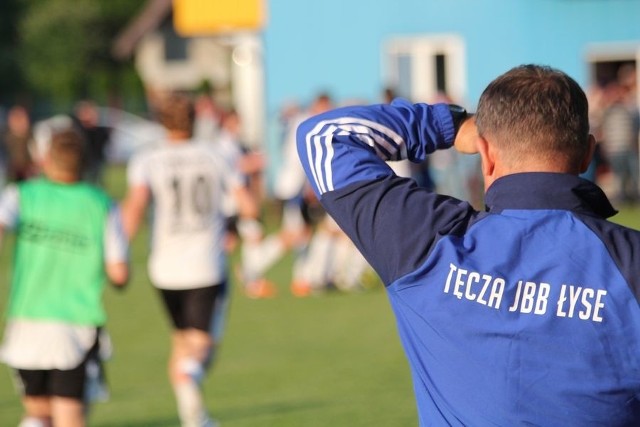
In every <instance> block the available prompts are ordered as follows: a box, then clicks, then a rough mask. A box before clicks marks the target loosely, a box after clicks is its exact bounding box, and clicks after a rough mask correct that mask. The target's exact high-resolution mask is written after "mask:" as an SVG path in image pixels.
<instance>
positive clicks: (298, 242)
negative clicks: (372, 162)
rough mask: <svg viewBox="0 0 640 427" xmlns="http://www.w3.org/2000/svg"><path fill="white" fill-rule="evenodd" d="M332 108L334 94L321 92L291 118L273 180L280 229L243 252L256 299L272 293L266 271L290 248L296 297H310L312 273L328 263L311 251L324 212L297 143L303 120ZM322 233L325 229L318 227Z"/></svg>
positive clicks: (246, 275)
mask: <svg viewBox="0 0 640 427" xmlns="http://www.w3.org/2000/svg"><path fill="white" fill-rule="evenodd" d="M332 107H333V102H332V100H331V97H330V96H329V95H328V94H326V93H320V94H319V95H318V96H317V97H316V98H315V99H314V100H313V102H312V103H311V105H310V106H309V108H307V110H306V111H304V112H302V113H300V114H298V115H297V116H296V117H294V118H292V119H291V120H290V121H289V123H288V124H289V127H288V129H287V131H286V132H285V139H284V141H283V145H282V156H281V164H280V167H279V169H278V173H277V176H276V179H275V182H274V188H273V195H274V197H275V198H276V199H278V200H279V201H280V202H281V203H282V218H281V222H280V230H279V231H278V232H277V233H276V234H274V235H270V236H268V237H265V238H264V239H263V240H262V242H261V247H259V248H257V247H249V246H247V247H245V249H246V250H245V253H244V254H243V255H244V256H243V275H244V279H245V292H246V293H247V295H248V296H250V297H253V298H261V297H264V296H271V295H272V294H273V288H272V285H271V284H270V283H269V282H268V281H267V280H265V278H264V274H265V273H266V271H267V270H268V269H269V268H270V267H271V266H273V265H274V264H275V263H276V262H277V261H278V260H279V259H280V258H281V257H282V256H283V255H284V254H285V253H286V252H287V251H288V250H289V249H291V248H293V249H294V250H295V254H296V259H295V262H294V265H293V271H292V279H291V285H290V288H291V292H292V293H293V294H294V295H295V296H301V297H302V296H307V295H309V294H310V293H311V292H312V285H311V282H312V281H313V280H312V276H318V275H319V274H321V272H319V271H317V270H318V269H322V268H323V266H324V265H325V264H326V262H325V260H322V259H318V258H317V256H320V255H322V256H324V255H325V254H324V253H323V252H321V251H313V252H310V251H309V242H310V241H311V238H312V235H313V234H314V229H315V225H316V224H318V223H319V222H320V221H321V220H322V218H323V217H324V216H325V215H324V210H323V209H322V207H321V206H320V203H319V202H318V201H317V199H316V197H315V195H314V194H313V192H312V191H311V189H310V187H309V186H308V184H307V179H306V177H305V175H304V171H303V170H302V165H301V164H300V159H299V158H298V154H297V151H296V146H295V132H296V129H297V127H298V125H299V124H300V123H302V122H303V121H304V120H306V119H307V118H308V117H311V116H313V115H316V114H320V113H322V112H325V111H327V110H329V109H331V108H332ZM318 230H319V232H320V233H323V232H324V230H321V229H320V228H319V229H318Z"/></svg>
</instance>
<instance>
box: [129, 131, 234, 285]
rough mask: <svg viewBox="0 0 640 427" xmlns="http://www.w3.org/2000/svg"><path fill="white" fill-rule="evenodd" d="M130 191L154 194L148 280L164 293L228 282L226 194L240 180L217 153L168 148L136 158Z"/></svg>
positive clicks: (197, 146)
mask: <svg viewBox="0 0 640 427" xmlns="http://www.w3.org/2000/svg"><path fill="white" fill-rule="evenodd" d="M128 181H129V186H130V187H136V186H145V187H147V188H148V189H149V190H150V192H151V197H152V204H153V212H152V239H151V253H150V255H149V264H148V268H149V277H150V278H151V281H152V283H153V284H154V285H155V286H156V287H158V288H161V289H193V288H199V287H203V286H209V285H212V284H215V283H219V282H221V281H222V280H224V279H226V275H227V272H226V262H227V261H226V254H225V251H224V247H223V239H224V232H225V230H224V214H223V206H222V200H223V196H224V194H225V192H226V191H227V190H228V189H230V188H231V187H233V186H237V185H240V183H241V181H240V177H239V176H238V175H237V173H236V172H235V171H233V170H231V169H230V168H229V167H228V164H227V163H226V162H225V161H224V159H222V158H221V157H220V156H218V155H217V154H216V153H215V152H214V150H213V148H211V147H207V146H206V145H203V144H194V143H191V142H189V143H166V144H163V145H161V146H160V147H157V148H154V149H152V150H148V151H143V152H141V153H139V154H137V155H135V156H134V157H133V159H132V160H131V162H130V164H129V168H128Z"/></svg>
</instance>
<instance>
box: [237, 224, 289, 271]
mask: <svg viewBox="0 0 640 427" xmlns="http://www.w3.org/2000/svg"><path fill="white" fill-rule="evenodd" d="M284 252H285V246H284V244H283V243H282V240H281V239H280V237H279V236H277V235H272V236H268V237H266V238H265V239H264V240H262V241H260V242H251V241H245V242H243V245H242V270H243V274H244V277H243V279H244V281H245V283H250V282H252V281H254V280H257V279H259V278H261V277H262V276H264V274H265V273H266V272H267V270H268V269H269V268H270V267H271V266H272V265H273V264H275V263H276V262H277V261H278V260H279V259H280V258H281V257H282V255H283V254H284Z"/></svg>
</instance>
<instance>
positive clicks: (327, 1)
mask: <svg viewBox="0 0 640 427" xmlns="http://www.w3.org/2000/svg"><path fill="white" fill-rule="evenodd" d="M268 10H269V11H268V22H267V28H266V30H265V33H264V40H265V49H266V51H265V66H266V86H267V88H266V90H267V107H268V111H269V113H270V114H271V113H274V112H275V111H276V110H277V108H278V107H279V106H280V105H281V104H282V102H284V101H286V100H289V99H297V100H299V101H301V102H305V103H306V102H308V101H309V100H310V99H311V98H312V97H313V96H314V95H315V94H316V93H317V92H319V91H320V90H328V91H329V92H330V93H331V94H332V95H333V96H334V97H335V98H336V99H337V100H338V101H340V100H345V99H351V98H364V99H367V100H369V101H371V102H377V101H379V100H380V93H381V89H382V85H383V81H382V80H381V79H382V71H381V47H382V43H383V42H384V40H385V39H387V38H389V37H393V36H404V35H418V34H426V33H457V34H460V35H461V36H462V37H463V38H464V40H465V43H466V55H467V57H466V61H467V71H466V74H467V78H468V83H467V87H468V96H467V98H468V101H469V104H475V103H476V102H477V99H478V97H479V96H480V93H481V92H482V90H483V89H484V87H485V86H486V85H487V83H489V82H490V81H491V80H492V79H493V78H495V77H496V76H497V75H498V74H500V73H502V72H504V71H506V70H508V69H509V68H511V67H513V66H515V65H518V64H522V63H544V64H549V65H551V66H554V67H557V68H560V69H562V70H564V71H566V72H567V73H569V74H570V75H572V76H573V77H574V78H575V79H576V80H577V81H578V82H579V83H581V84H582V85H586V84H587V83H588V78H589V70H588V68H587V65H586V60H585V53H586V51H585V49H586V48H587V46H588V45H589V44H591V43H600V42H614V41H615V42H617V41H629V42H637V43H639V44H640V0H386V1H384V2H383V0H379V1H375V0H321V1H310V0H268Z"/></svg>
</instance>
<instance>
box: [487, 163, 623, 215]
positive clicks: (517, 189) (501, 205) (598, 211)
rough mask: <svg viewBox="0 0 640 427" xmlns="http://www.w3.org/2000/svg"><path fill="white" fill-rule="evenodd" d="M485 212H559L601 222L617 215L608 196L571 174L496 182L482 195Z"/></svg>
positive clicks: (532, 174) (533, 174)
mask: <svg viewBox="0 0 640 427" xmlns="http://www.w3.org/2000/svg"><path fill="white" fill-rule="evenodd" d="M485 204H486V210H487V211H488V212H493V213H499V212H502V211H503V210H506V209H560V210H569V211H573V212H576V213H581V214H586V215H590V216H598V217H601V218H609V217H611V216H613V215H615V214H616V213H618V211H616V210H615V209H614V208H613V206H611V203H610V202H609V200H608V199H607V196H606V195H605V194H604V192H603V191H602V190H601V189H600V187H598V186H596V185H595V184H593V183H592V182H590V181H587V180H585V179H582V178H579V177H577V176H574V175H570V174H563V173H549V172H526V173H517V174H512V175H507V176H503V177H501V178H499V179H497V180H496V181H495V182H494V183H493V184H492V185H491V187H489V189H488V190H487V193H486V195H485Z"/></svg>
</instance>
